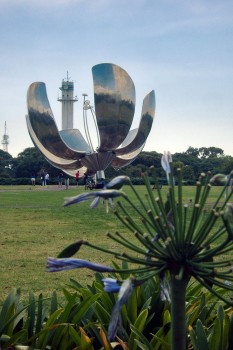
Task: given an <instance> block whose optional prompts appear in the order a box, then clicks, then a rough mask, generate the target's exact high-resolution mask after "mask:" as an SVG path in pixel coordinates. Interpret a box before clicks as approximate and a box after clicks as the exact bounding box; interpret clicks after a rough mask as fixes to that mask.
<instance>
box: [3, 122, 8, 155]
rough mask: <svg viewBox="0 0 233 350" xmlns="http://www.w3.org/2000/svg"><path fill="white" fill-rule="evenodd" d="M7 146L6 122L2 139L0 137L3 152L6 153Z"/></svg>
mask: <svg viewBox="0 0 233 350" xmlns="http://www.w3.org/2000/svg"><path fill="white" fill-rule="evenodd" d="M8 145H9V135H7V130H6V122H5V127H4V134H3V137H2V148H3V151H5V152H8Z"/></svg>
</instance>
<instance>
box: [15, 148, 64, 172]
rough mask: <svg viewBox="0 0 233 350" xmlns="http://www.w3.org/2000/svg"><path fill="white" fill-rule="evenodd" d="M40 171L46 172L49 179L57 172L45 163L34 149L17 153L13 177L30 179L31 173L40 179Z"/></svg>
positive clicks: (42, 157)
mask: <svg viewBox="0 0 233 350" xmlns="http://www.w3.org/2000/svg"><path fill="white" fill-rule="evenodd" d="M42 171H46V172H48V173H49V174H50V176H51V177H53V176H54V174H57V172H58V170H55V168H54V167H52V166H51V165H50V164H49V163H48V162H47V161H46V159H45V158H44V156H43V155H42V154H41V153H40V152H39V151H38V149H37V148H36V147H29V148H26V149H25V150H24V151H23V152H21V153H19V155H18V157H17V159H16V164H15V176H16V177H17V178H21V177H28V178H30V177H31V175H32V173H35V175H36V177H40V175H41V172H42Z"/></svg>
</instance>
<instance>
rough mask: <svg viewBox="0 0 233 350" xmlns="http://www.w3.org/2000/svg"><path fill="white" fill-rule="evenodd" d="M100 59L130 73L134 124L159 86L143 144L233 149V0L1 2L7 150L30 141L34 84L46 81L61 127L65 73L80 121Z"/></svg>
mask: <svg viewBox="0 0 233 350" xmlns="http://www.w3.org/2000/svg"><path fill="white" fill-rule="evenodd" d="M102 62H110V63H115V64H118V65H119V66H121V67H122V68H124V69H125V70H126V71H127V72H128V73H129V75H130V76H131V78H132V79H133V81H134V83H135V87H136V97H137V105H136V107H137V108H136V115H135V119H136V121H135V124H134V126H137V123H138V122H139V118H140V113H141V106H142V100H143V98H144V96H145V95H146V94H147V93H148V92H149V91H150V90H152V89H154V90H155V94H156V105H157V108H156V117H155V121H154V125H153V128H152V131H151V133H150V136H149V138H148V141H147V144H146V147H145V150H148V151H157V152H163V151H164V150H170V151H171V152H172V153H174V152H182V151H185V150H186V149H187V148H188V147H189V146H193V147H201V146H205V147H210V146H216V147H220V148H222V149H223V150H224V151H225V154H228V155H232V156H233V1H232V0H221V1H220V0H218V1H216V0H193V1H189V0H85V1H84V0H46V1H45V0H0V72H1V86H0V131H1V137H2V134H3V131H4V123H5V121H6V122H7V128H8V133H9V136H10V144H9V148H8V151H9V153H10V154H12V155H14V156H16V155H17V154H18V153H19V152H22V151H23V150H24V149H25V148H26V147H31V146H32V142H31V140H30V137H29V135H28V132H27V127H26V122H25V114H26V113H27V110H26V93H27V89H28V86H29V85H30V84H31V83H32V82H34V81H44V82H45V83H46V86H47V92H48V97H49V100H50V104H51V107H52V109H53V113H54V116H55V119H56V121H57V124H58V127H59V128H60V127H61V105H60V103H59V102H57V94H58V91H59V89H58V88H59V86H60V84H61V80H62V78H64V77H65V76H66V71H67V70H68V71H69V75H70V76H71V78H72V80H74V81H75V92H76V93H77V95H78V98H79V102H78V103H76V105H75V113H74V126H75V127H78V128H79V127H80V125H82V111H81V101H82V93H83V92H86V93H88V95H89V99H90V100H91V101H92V102H93V83H92V75H91V68H92V66H93V65H95V64H98V63H102ZM80 129H81V130H82V127H80Z"/></svg>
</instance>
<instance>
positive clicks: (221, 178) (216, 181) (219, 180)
mask: <svg viewBox="0 0 233 350" xmlns="http://www.w3.org/2000/svg"><path fill="white" fill-rule="evenodd" d="M226 182H227V176H226V175H224V174H216V175H214V176H213V177H212V178H211V179H210V183H211V184H213V185H225V184H226Z"/></svg>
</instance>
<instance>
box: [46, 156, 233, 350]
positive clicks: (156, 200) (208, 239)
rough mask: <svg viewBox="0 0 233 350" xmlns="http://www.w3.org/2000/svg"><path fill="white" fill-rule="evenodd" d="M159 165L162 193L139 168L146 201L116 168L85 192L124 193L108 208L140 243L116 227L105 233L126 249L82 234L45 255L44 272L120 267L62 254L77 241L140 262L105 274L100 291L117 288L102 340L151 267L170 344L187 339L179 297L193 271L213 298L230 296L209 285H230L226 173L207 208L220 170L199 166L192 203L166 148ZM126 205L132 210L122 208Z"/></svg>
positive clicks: (231, 229) (230, 207) (231, 232)
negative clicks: (103, 184) (165, 310)
mask: <svg viewBox="0 0 233 350" xmlns="http://www.w3.org/2000/svg"><path fill="white" fill-rule="evenodd" d="M162 166H163V168H164V170H165V172H166V175H167V178H168V182H169V188H168V194H167V199H166V201H164V200H163V198H162V193H161V190H160V189H159V185H158V181H157V178H156V176H155V175H154V181H155V185H156V187H157V192H156V197H155V196H154V192H153V191H152V189H151V185H150V182H149V179H148V177H147V176H146V175H145V176H144V181H145V185H146V189H147V194H146V202H145V201H143V200H142V199H141V198H140V196H139V195H138V193H137V191H136V190H135V188H134V187H133V185H132V183H131V181H130V179H129V178H127V177H123V176H121V177H117V178H116V179H114V180H113V181H112V182H110V183H109V184H108V188H107V189H106V190H102V191H99V192H94V193H93V194H92V196H91V198H103V199H110V200H111V199H112V198H116V197H119V198H121V197H122V198H124V200H125V201H126V204H127V205H123V204H122V203H121V202H120V201H118V202H117V204H118V205H117V209H114V214H115V215H116V216H117V218H118V219H119V220H120V221H121V223H123V224H124V225H125V227H127V229H129V230H130V231H131V232H132V234H133V235H134V237H135V238H136V239H137V240H138V243H139V244H134V243H132V240H130V239H128V238H127V237H126V236H125V235H124V234H121V233H119V232H116V233H115V234H111V233H108V236H109V237H110V238H111V239H113V240H114V241H116V242H118V243H119V244H121V245H122V246H123V247H125V248H127V251H129V250H130V251H132V253H124V252H123V253H122V252H119V253H118V252H115V251H112V250H108V249H104V248H102V247H101V246H100V247H98V246H96V244H91V243H90V242H87V241H83V240H81V241H78V242H76V243H74V244H72V245H70V246H69V247H67V248H66V249H65V250H64V251H62V252H61V253H60V254H59V256H58V259H54V258H49V259H48V265H47V266H48V271H51V272H54V271H60V270H64V269H70V268H82V267H87V268H91V269H94V270H97V271H101V272H117V273H119V274H124V273H125V270H123V269H114V268H113V267H108V266H103V265H99V264H94V263H91V262H89V261H85V260H82V259H69V257H70V256H72V255H74V254H75V253H76V252H78V250H79V249H80V248H81V246H82V245H86V246H89V247H92V248H93V249H97V250H100V251H102V252H106V253H108V254H112V255H114V256H115V257H116V258H118V259H120V260H123V261H127V262H129V263H133V264H134V266H135V264H136V266H139V267H134V268H132V269H131V270H127V272H131V273H132V276H131V277H130V278H128V279H127V280H125V281H124V280H120V281H119V280H115V279H112V278H111V279H110V278H107V279H104V284H105V289H106V290H107V291H109V292H118V291H119V295H118V299H117V302H116V305H115V307H114V310H113V314H112V319H111V322H110V325H109V331H108V338H109V340H112V339H114V338H115V336H116V333H117V329H118V325H119V323H120V310H121V307H122V305H123V304H124V303H125V302H126V300H127V299H128V298H129V297H130V295H131V293H132V290H133V288H134V287H135V286H137V285H140V284H142V283H143V282H145V281H147V280H148V279H150V278H151V277H153V276H155V275H158V276H159V277H160V280H161V293H162V296H163V298H166V299H167V300H168V301H171V325H172V339H171V344H172V349H173V350H176V349H179V350H184V349H186V342H187V341H186V337H187V334H186V318H185V300H186V299H185V298H186V290H187V285H188V283H189V281H190V279H191V278H192V277H193V278H195V279H196V281H197V282H199V283H200V284H201V285H202V286H203V287H205V288H206V289H208V290H209V291H210V292H211V293H213V294H214V295H215V296H217V297H218V298H219V299H221V300H223V301H224V302H226V303H229V304H231V305H232V301H231V300H230V298H225V297H224V296H223V295H222V293H219V292H218V291H217V290H216V287H218V289H219V287H221V288H223V289H226V290H229V291H233V287H232V286H231V282H232V281H233V274H232V260H231V259H230V258H228V257H225V254H226V253H228V254H229V253H230V252H231V251H233V204H232V203H229V201H230V199H231V196H232V191H231V193H229V194H228V195H227V197H226V198H225V196H224V194H225V188H226V186H228V184H229V181H230V180H231V178H232V176H233V173H231V174H230V176H229V178H228V180H227V182H226V183H225V186H223V187H222V188H221V191H220V194H219V197H218V198H217V200H216V202H215V203H213V204H212V206H211V209H210V210H208V211H207V207H206V204H207V200H208V196H209V193H210V191H211V185H212V184H214V183H215V182H216V181H218V180H219V179H220V180H221V181H222V178H223V176H222V175H221V174H220V175H218V176H214V177H212V178H211V174H210V173H208V174H201V175H200V178H199V179H198V181H197V183H196V193H195V198H194V200H193V204H192V206H189V205H187V204H185V203H184V201H183V193H182V191H183V186H182V169H177V174H178V175H177V186H175V179H174V174H173V164H172V159H171V156H170V154H169V153H167V154H165V155H164V156H163V158H162ZM124 183H128V184H129V185H130V187H131V188H132V190H133V192H134V194H135V196H136V199H137V201H138V203H137V204H136V202H135V201H131V200H130V198H129V197H128V196H127V195H126V194H125V193H124V192H122V191H121V190H120V189H119V188H120V186H122V185H123V184H124ZM116 188H117V189H116ZM87 199H90V195H89V194H88V193H87V194H86V196H85V195H79V196H77V197H73V198H71V199H70V200H67V201H66V203H65V205H66V206H67V205H70V204H74V203H79V202H81V201H83V200H87ZM94 201H95V199H94ZM98 201H99V200H98ZM95 204H96V201H95V202H94V205H93V203H92V206H93V207H94V206H95ZM129 206H130V207H131V209H132V214H129ZM135 214H136V215H137V217H139V218H140V221H141V223H139V222H138V220H137V218H135ZM219 241H221V243H219ZM226 281H227V283H226Z"/></svg>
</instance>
